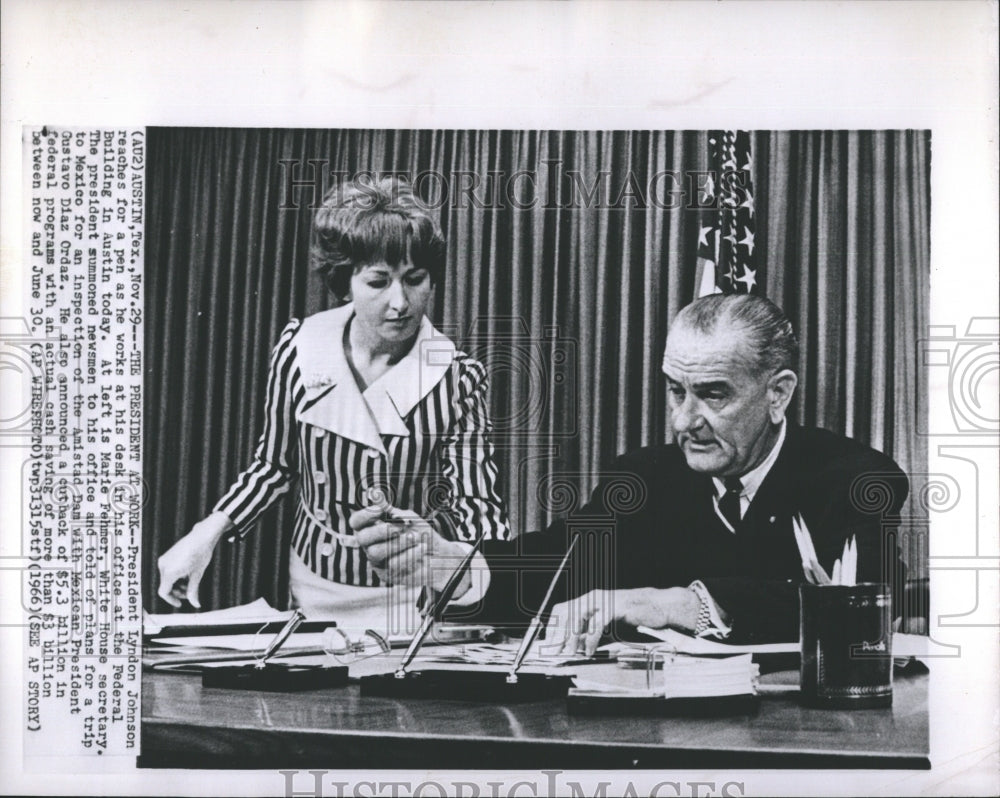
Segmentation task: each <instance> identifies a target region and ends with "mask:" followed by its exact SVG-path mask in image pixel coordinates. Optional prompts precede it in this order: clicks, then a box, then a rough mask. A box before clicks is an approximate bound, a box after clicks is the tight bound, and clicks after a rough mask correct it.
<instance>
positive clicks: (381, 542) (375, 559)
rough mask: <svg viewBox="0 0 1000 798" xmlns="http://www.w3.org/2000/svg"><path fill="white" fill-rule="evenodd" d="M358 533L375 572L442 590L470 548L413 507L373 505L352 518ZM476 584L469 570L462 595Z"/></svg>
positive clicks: (400, 582)
mask: <svg viewBox="0 0 1000 798" xmlns="http://www.w3.org/2000/svg"><path fill="white" fill-rule="evenodd" d="M348 523H350V525H351V528H352V529H353V530H354V536H355V537H356V538H357V540H358V543H360V544H361V547H362V548H363V549H364V550H365V555H366V556H367V557H368V561H369V562H370V563H371V564H372V567H373V568H374V569H375V572H376V573H377V574H378V575H379V576H380V577H382V578H383V579H387V580H388V581H389V582H391V583H392V584H394V585H407V586H410V587H423V586H425V585H429V586H430V587H433V588H434V589H435V590H440V589H441V588H443V587H444V585H445V583H446V582H447V581H448V579H449V577H450V576H451V574H452V572H453V571H454V570H455V568H456V567H457V566H458V564H459V563H460V562H461V561H462V558H463V557H464V556H465V555H466V553H467V551H468V549H467V548H465V547H464V546H462V545H461V544H460V543H455V542H453V541H450V540H445V538H443V537H442V536H441V534H440V533H439V532H438V531H437V530H436V529H435V528H434V526H433V525H432V524H431V523H430V522H428V521H426V520H425V519H423V518H421V517H420V516H419V515H417V514H416V513H414V512H411V511H410V510H400V509H397V508H395V507H385V506H378V505H373V506H371V507H364V508H362V509H361V510H357V511H355V512H354V513H353V514H352V515H351V518H350V520H349V522H348ZM471 586H472V577H471V576H470V575H469V574H468V573H467V574H466V575H465V576H464V578H463V579H462V583H461V584H460V585H459V586H458V589H457V590H456V591H455V595H454V596H453V598H459V597H460V596H461V595H462V594H464V593H465V592H466V591H467V590H468V589H469V588H470V587H471Z"/></svg>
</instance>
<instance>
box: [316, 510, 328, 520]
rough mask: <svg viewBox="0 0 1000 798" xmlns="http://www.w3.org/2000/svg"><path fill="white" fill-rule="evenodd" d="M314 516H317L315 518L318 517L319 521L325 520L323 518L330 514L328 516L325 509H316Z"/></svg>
mask: <svg viewBox="0 0 1000 798" xmlns="http://www.w3.org/2000/svg"><path fill="white" fill-rule="evenodd" d="M316 517H317V518H318V519H319V520H320V521H325V520H326V519H327V518H329V517H330V516H329V513H327V511H326V510H317V511H316Z"/></svg>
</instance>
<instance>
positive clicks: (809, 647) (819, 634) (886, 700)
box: [799, 583, 892, 709]
mask: <svg viewBox="0 0 1000 798" xmlns="http://www.w3.org/2000/svg"><path fill="white" fill-rule="evenodd" d="M799 600H800V610H799V613H800V614H799V633H800V634H799V639H800V645H801V646H802V652H801V654H802V656H801V670H800V674H799V680H800V681H799V687H800V696H801V700H802V703H803V704H805V705H806V706H810V707H819V708H827V709H871V708H876V707H889V706H892V595H891V593H890V592H889V587H888V585H886V584H884V583H863V584H859V585H807V584H804V585H800V586H799Z"/></svg>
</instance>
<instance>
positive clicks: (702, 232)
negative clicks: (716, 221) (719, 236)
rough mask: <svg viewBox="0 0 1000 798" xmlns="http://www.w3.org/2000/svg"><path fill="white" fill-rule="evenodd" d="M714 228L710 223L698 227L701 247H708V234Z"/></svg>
mask: <svg viewBox="0 0 1000 798" xmlns="http://www.w3.org/2000/svg"><path fill="white" fill-rule="evenodd" d="M712 230H713V228H712V225H709V226H708V227H699V228H698V246H699V247H707V246H708V234H709V233H710V232H712Z"/></svg>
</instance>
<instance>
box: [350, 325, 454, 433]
mask: <svg viewBox="0 0 1000 798" xmlns="http://www.w3.org/2000/svg"><path fill="white" fill-rule="evenodd" d="M454 359H455V344H454V343H452V341H451V339H449V338H448V337H446V336H444V335H442V334H441V333H439V332H438V331H437V330H436V329H435V328H434V325H433V324H431V323H430V321H429V320H428V319H427V317H426V316H425V317H424V318H423V320H422V321H421V323H420V330H419V332H418V333H417V339H416V341H415V342H414V344H413V348H412V349H410V351H409V352H407V353H406V356H405V357H403V359H402V360H400V361H399V362H398V363H397V364H396V365H395V366H393V367H392V368H391V369H389V370H388V371H387V372H386V373H385V374H383V375H382V376H381V377H379V378H378V379H377V380H375V382H373V383H372V384H371V385H369V386H368V388H367V389H366V390H365V392H364V399H365V402H367V403H368V406H369V407H370V408H371V413H372V416H373V417H374V419H375V423H376V424H377V425H378V428H379V431H380V432H381V433H382V434H383V435H409V434H410V430H409V428H408V427H407V425H406V422H405V421H404V419H406V417H407V416H409V415H410V413H411V412H412V411H413V408H415V407H416V406H417V405H418V404H419V403H420V402H421V400H423V398H424V397H425V396H427V394H429V393H430V392H431V391H432V390H434V388H435V386H437V384H438V383H439V382H441V380H442V379H444V377H445V375H446V374H447V373H448V371H449V370H450V369H451V364H452V362H453V361H454Z"/></svg>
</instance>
